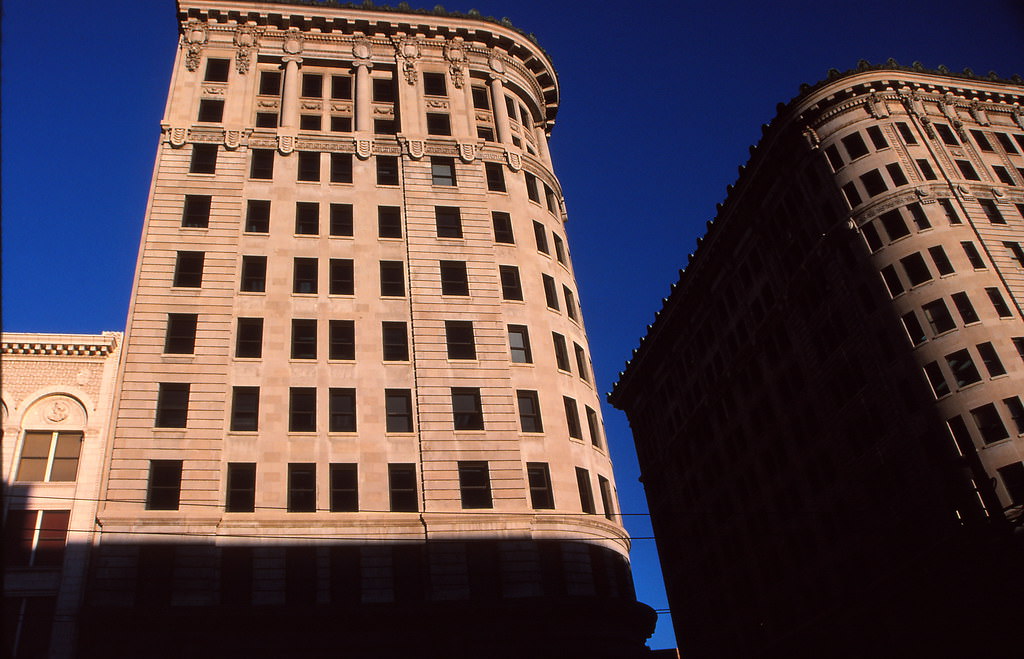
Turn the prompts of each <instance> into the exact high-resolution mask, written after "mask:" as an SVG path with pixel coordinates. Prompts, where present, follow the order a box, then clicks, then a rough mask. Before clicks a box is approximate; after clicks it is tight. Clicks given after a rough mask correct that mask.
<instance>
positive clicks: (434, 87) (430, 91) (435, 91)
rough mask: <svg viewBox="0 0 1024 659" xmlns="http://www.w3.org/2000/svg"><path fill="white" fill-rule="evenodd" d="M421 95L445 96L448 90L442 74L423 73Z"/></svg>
mask: <svg viewBox="0 0 1024 659" xmlns="http://www.w3.org/2000/svg"><path fill="white" fill-rule="evenodd" d="M423 93H424V94H426V95H427V96H447V95H448V89H447V86H446V85H445V77H444V74H443V73H432V72H430V71H424V72H423Z"/></svg>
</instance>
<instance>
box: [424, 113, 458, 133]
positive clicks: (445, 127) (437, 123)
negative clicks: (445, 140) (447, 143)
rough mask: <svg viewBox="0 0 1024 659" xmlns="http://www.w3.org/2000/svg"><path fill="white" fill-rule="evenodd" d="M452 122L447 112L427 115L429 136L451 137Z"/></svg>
mask: <svg viewBox="0 0 1024 659" xmlns="http://www.w3.org/2000/svg"><path fill="white" fill-rule="evenodd" d="M451 134H452V122H451V119H450V118H449V117H448V113H446V112H428V113H427V135H451Z"/></svg>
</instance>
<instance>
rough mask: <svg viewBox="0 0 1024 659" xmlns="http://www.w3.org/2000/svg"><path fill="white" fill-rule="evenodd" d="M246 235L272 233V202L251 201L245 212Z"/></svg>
mask: <svg viewBox="0 0 1024 659" xmlns="http://www.w3.org/2000/svg"><path fill="white" fill-rule="evenodd" d="M245 231H246V233H269V232H270V202H269V201H264V200H257V199H250V200H249V201H248V203H247V204H246V211H245Z"/></svg>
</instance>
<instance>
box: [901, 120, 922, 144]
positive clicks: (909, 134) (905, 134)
mask: <svg viewBox="0 0 1024 659" xmlns="http://www.w3.org/2000/svg"><path fill="white" fill-rule="evenodd" d="M896 130H898V131H899V132H900V137H902V138H903V141H904V142H906V143H907V144H917V138H916V137H914V131H912V130H910V126H908V125H907V124H905V123H903V122H902V121H898V122H896Z"/></svg>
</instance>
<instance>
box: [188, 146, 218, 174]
mask: <svg viewBox="0 0 1024 659" xmlns="http://www.w3.org/2000/svg"><path fill="white" fill-rule="evenodd" d="M188 171H189V173H191V174H216V173H217V145H216V144H193V145H192V160H191V161H190V162H189V166H188Z"/></svg>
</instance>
